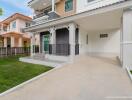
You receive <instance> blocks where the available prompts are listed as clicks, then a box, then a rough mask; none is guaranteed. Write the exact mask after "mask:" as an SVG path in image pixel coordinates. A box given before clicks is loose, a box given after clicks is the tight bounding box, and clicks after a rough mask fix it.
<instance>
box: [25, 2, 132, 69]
mask: <svg viewBox="0 0 132 100" xmlns="http://www.w3.org/2000/svg"><path fill="white" fill-rule="evenodd" d="M29 6H30V7H31V8H33V9H34V12H35V14H36V16H35V17H34V19H33V23H32V25H31V26H29V27H27V28H25V31H26V32H31V33H32V40H31V56H34V55H36V54H35V53H34V47H33V45H34V44H35V35H39V37H40V39H39V41H40V42H39V43H40V44H39V47H40V50H39V54H45V57H46V58H48V59H52V60H65V61H74V58H75V56H76V55H81V54H88V55H92V56H104V57H117V58H118V59H119V60H120V62H121V64H122V66H123V67H125V66H130V65H131V64H132V63H131V62H132V61H131V59H132V55H131V53H130V51H131V50H132V47H131V45H132V38H131V37H132V29H131V27H132V23H131V22H132V20H131V17H132V10H131V7H132V1H131V0H52V2H51V1H50V0H32V1H31V2H29Z"/></svg>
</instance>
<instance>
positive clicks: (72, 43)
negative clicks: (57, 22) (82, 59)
mask: <svg viewBox="0 0 132 100" xmlns="http://www.w3.org/2000/svg"><path fill="white" fill-rule="evenodd" d="M75 30H76V26H75V24H74V23H70V24H69V43H70V60H71V62H73V60H74V57H75Z"/></svg>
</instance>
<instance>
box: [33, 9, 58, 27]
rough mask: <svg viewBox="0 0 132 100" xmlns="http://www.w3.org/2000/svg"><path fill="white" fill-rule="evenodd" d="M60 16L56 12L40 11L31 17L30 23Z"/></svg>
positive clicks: (37, 22)
mask: <svg viewBox="0 0 132 100" xmlns="http://www.w3.org/2000/svg"><path fill="white" fill-rule="evenodd" d="M59 17H60V16H59V15H58V14H57V13H56V12H52V11H50V12H48V13H41V14H38V15H36V16H34V17H33V22H32V24H33V25H34V24H39V23H43V22H46V21H48V20H52V19H56V18H59Z"/></svg>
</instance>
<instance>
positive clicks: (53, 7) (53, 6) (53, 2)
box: [52, 0, 55, 12]
mask: <svg viewBox="0 0 132 100" xmlns="http://www.w3.org/2000/svg"><path fill="white" fill-rule="evenodd" d="M54 11H55V0H52V12H54Z"/></svg>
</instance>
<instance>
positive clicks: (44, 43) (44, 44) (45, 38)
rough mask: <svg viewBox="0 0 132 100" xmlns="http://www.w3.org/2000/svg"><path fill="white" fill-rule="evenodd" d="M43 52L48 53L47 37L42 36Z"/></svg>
mask: <svg viewBox="0 0 132 100" xmlns="http://www.w3.org/2000/svg"><path fill="white" fill-rule="evenodd" d="M43 52H45V53H49V35H43Z"/></svg>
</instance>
